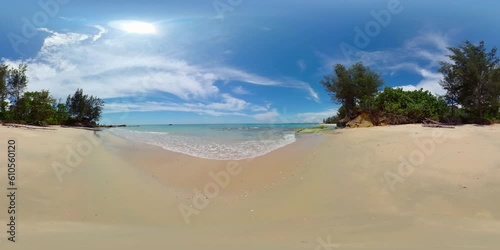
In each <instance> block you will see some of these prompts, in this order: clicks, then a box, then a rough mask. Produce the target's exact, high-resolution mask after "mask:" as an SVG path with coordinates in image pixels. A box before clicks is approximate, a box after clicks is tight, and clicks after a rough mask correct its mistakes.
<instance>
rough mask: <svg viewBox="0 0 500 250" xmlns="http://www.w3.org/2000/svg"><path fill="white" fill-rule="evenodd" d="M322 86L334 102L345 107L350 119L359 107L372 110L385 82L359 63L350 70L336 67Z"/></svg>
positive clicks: (322, 82)
mask: <svg viewBox="0 0 500 250" xmlns="http://www.w3.org/2000/svg"><path fill="white" fill-rule="evenodd" d="M321 84H322V85H323V86H324V88H325V90H326V91H328V93H329V94H330V96H331V97H332V100H334V101H336V102H337V103H340V104H342V105H343V106H344V108H345V113H346V116H347V117H349V118H350V117H352V116H353V115H354V114H355V112H356V110H357V108H358V107H360V108H363V109H371V108H372V103H373V97H374V95H375V94H376V93H377V90H378V88H379V87H380V86H382V84H383V81H382V79H381V78H380V75H379V74H377V73H375V72H374V71H372V70H371V69H370V68H368V67H365V66H364V65H363V64H362V63H357V64H354V65H353V66H352V67H351V68H349V69H346V67H345V66H344V65H341V64H337V65H335V68H334V75H326V76H325V77H324V79H323V80H322V81H321ZM342 118H343V117H342Z"/></svg>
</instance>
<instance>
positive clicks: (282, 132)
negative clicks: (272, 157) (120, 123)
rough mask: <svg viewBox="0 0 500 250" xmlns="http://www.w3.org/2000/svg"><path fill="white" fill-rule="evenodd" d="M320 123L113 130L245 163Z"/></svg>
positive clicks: (170, 147) (208, 156)
mask: <svg viewBox="0 0 500 250" xmlns="http://www.w3.org/2000/svg"><path fill="white" fill-rule="evenodd" d="M317 125H318V124H296V123H294V124H210V125H143V126H138V127H126V128H112V129H110V130H109V131H110V132H111V133H113V134H115V135H118V136H120V137H124V138H126V139H129V140H132V141H136V142H142V143H147V144H150V145H155V146H160V147H162V148H164V149H166V150H169V151H173V152H178V153H182V154H186V155H190V156H194V157H198V158H203V159H213V160H242V159H248V158H254V157H257V156H261V155H265V154H267V153H269V152H271V151H273V150H276V149H278V148H281V147H284V146H286V145H289V144H291V143H293V142H295V140H296V135H295V130H297V129H300V128H311V127H315V126H317Z"/></svg>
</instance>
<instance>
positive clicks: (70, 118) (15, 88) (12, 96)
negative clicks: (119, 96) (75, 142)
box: [0, 64, 104, 125]
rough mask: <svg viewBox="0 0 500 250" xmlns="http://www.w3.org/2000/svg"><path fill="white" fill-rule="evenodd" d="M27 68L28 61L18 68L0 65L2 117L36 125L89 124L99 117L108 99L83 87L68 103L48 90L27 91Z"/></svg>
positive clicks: (0, 113)
mask: <svg viewBox="0 0 500 250" xmlns="http://www.w3.org/2000/svg"><path fill="white" fill-rule="evenodd" d="M26 71H27V65H25V64H21V65H19V66H18V68H9V67H8V66H6V65H0V120H2V121H9V122H14V123H20V124H32V125H59V124H67V125H74V124H75V123H83V124H84V125H89V124H95V122H96V121H97V120H99V118H100V116H101V112H102V108H103V106H104V102H103V101H102V100H101V99H99V98H97V97H95V96H88V95H84V94H83V90H81V89H78V90H77V91H76V92H75V95H73V96H71V95H70V96H68V102H67V105H66V104H64V103H57V102H56V100H55V99H54V98H53V97H52V96H51V95H50V93H49V91H48V90H42V91H33V92H26V93H24V90H25V89H26V86H27V84H28V77H27V76H26ZM7 100H9V101H10V105H8V104H9V102H7Z"/></svg>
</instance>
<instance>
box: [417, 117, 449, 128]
mask: <svg viewBox="0 0 500 250" xmlns="http://www.w3.org/2000/svg"><path fill="white" fill-rule="evenodd" d="M422 126H423V127H429V128H455V127H454V126H450V125H446V124H443V123H440V122H438V121H434V120H431V119H429V118H425V120H424V121H423V122H422Z"/></svg>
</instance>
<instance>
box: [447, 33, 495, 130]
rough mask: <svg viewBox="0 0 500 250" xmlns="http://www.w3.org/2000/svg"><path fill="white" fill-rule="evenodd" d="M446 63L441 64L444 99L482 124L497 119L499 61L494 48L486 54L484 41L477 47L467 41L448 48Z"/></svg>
mask: <svg viewBox="0 0 500 250" xmlns="http://www.w3.org/2000/svg"><path fill="white" fill-rule="evenodd" d="M448 50H449V51H450V52H451V54H450V55H448V58H449V59H450V61H449V62H440V64H441V67H440V69H439V71H440V72H441V73H442V74H443V76H444V79H443V80H442V81H441V82H440V84H441V86H442V87H443V88H444V89H445V90H446V95H445V98H446V99H447V100H448V102H449V103H451V104H452V105H457V104H458V105H460V106H462V107H463V108H464V110H465V111H466V112H467V113H468V114H469V115H471V114H474V115H475V118H476V119H477V120H479V121H480V122H483V120H484V118H485V115H486V118H488V119H491V118H494V117H498V113H499V108H500V106H499V98H500V66H499V63H500V59H499V58H498V57H497V55H496V53H497V49H496V48H492V49H491V50H489V51H487V49H486V45H485V43H484V42H483V41H481V42H479V44H478V45H475V44H473V43H472V42H470V41H466V42H465V43H463V44H462V45H460V46H458V47H450V48H448Z"/></svg>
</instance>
